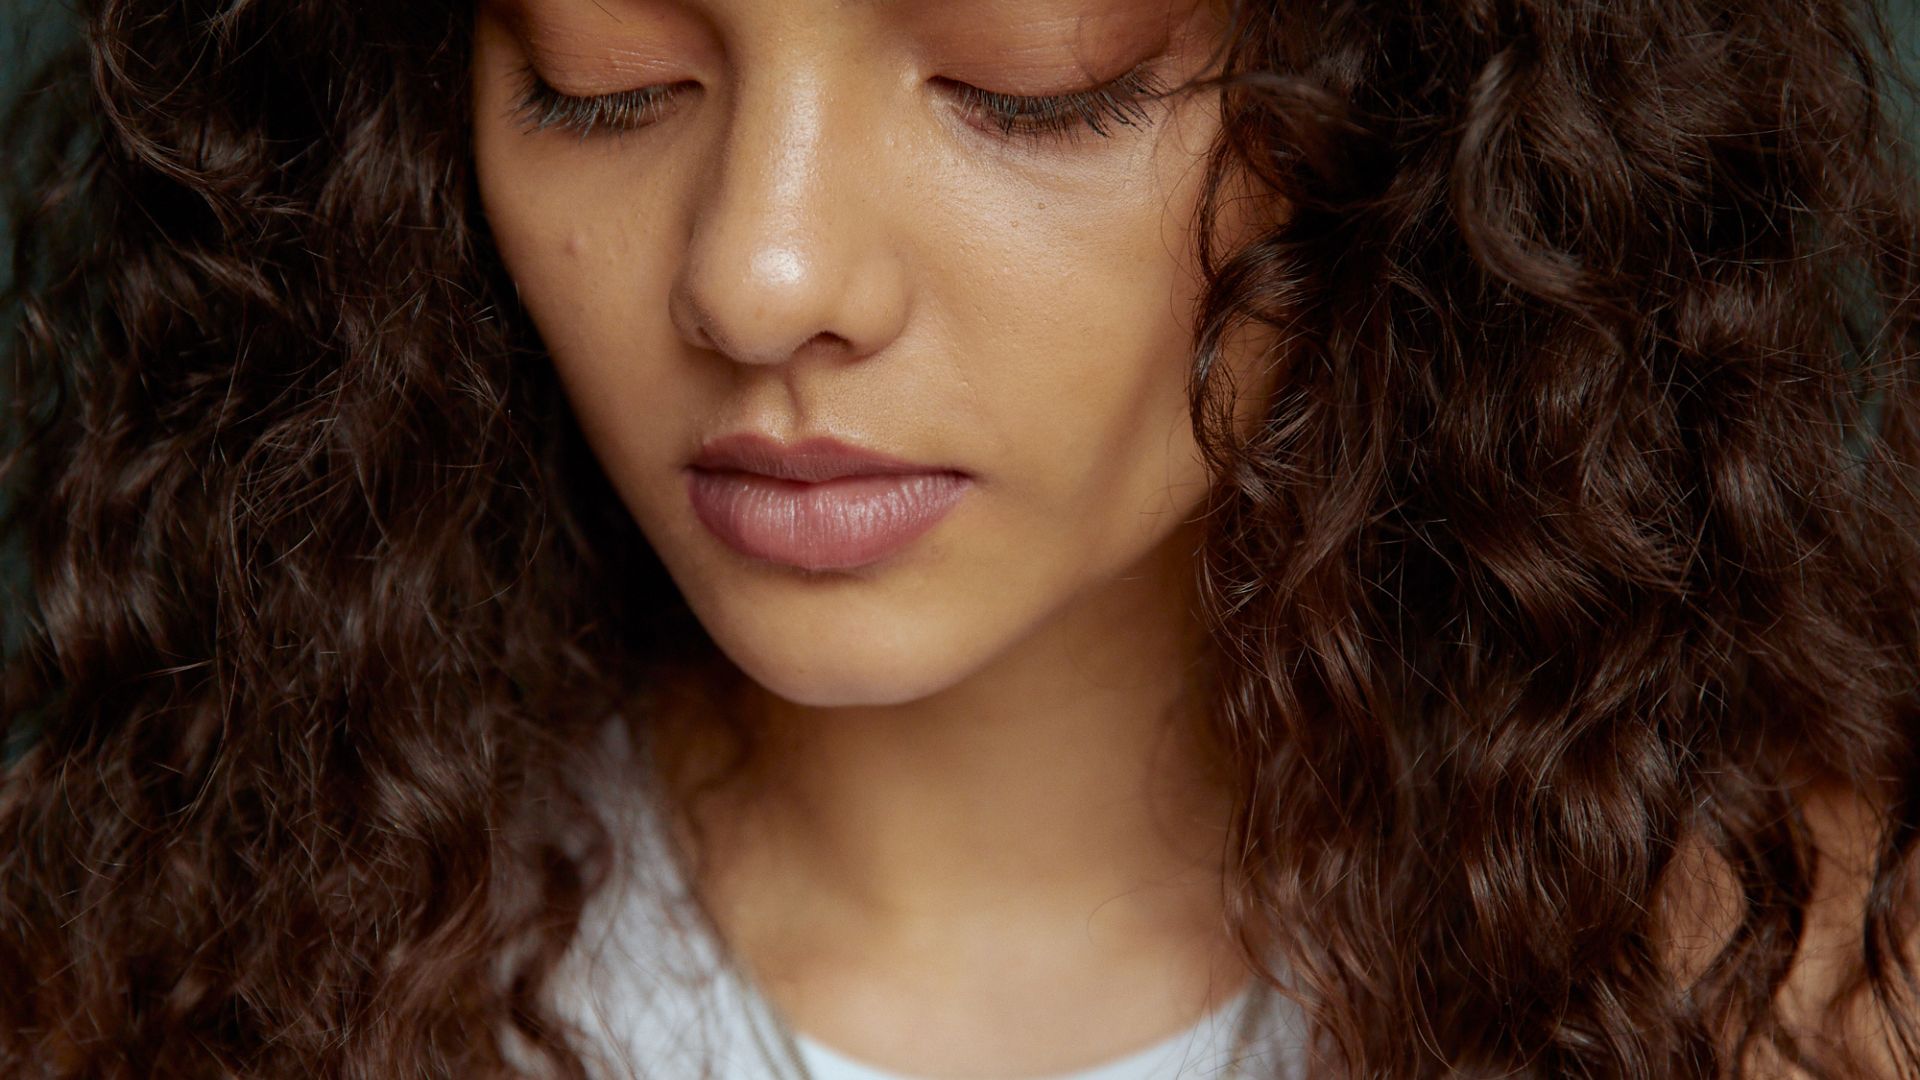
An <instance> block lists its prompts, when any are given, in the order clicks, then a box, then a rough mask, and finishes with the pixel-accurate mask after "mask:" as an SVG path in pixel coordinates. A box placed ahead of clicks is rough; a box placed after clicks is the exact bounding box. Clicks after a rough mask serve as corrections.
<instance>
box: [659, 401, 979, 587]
mask: <svg viewBox="0 0 1920 1080" xmlns="http://www.w3.org/2000/svg"><path fill="white" fill-rule="evenodd" d="M972 486H973V481H972V478H971V477H969V476H967V475H966V474H965V473H962V472H960V471H958V470H955V469H947V468H941V467H938V466H931V465H919V464H915V463H913V462H908V461H902V460H900V459H899V458H893V457H888V456H886V455H884V454H876V453H873V452H871V451H867V450H861V449H859V448H857V447H853V446H848V445H846V444H845V443H841V442H837V441H835V440H833V439H808V440H806V441H804V442H799V443H794V444H792V445H783V444H781V443H779V442H776V441H774V440H772V439H769V438H766V437H765V436H761V435H751V434H749V435H734V436H728V437H727V438H723V439H718V440H715V441H714V442H711V443H708V444H707V445H706V446H704V447H702V448H701V451H700V453H699V455H698V456H697V457H695V458H694V459H693V461H692V463H691V464H690V465H689V467H688V469H687V495H688V498H689V499H690V500H691V502H692V503H693V510H694V514H695V516H697V517H698V518H699V519H700V522H701V524H703V525H705V526H706V527H707V529H708V531H709V532H712V533H713V534H714V536H715V537H717V538H718V539H719V540H720V541H721V542H722V543H725V544H726V545H727V546H728V547H731V548H733V549H734V550H735V551H737V552H739V553H740V554H742V555H746V556H748V557H750V558H756V559H764V560H766V561H768V562H774V563H780V564H782V565H786V566H793V567H797V568H799V569H802V570H849V569H853V568H855V567H860V566H866V565H868V564H870V563H873V562H877V561H879V560H880V559H883V558H885V557H887V556H888V555H891V554H893V553H894V552H896V551H898V550H900V549H901V548H904V547H905V546H907V545H908V544H910V543H912V542H913V541H914V540H916V539H919V538H920V537H921V536H922V535H924V534H925V533H926V532H927V531H928V530H930V529H932V528H933V527H934V526H935V525H937V524H939V523H940V520H941V519H942V518H944V517H946V515H947V513H948V512H949V511H951V510H952V509H953V508H954V507H955V506H956V505H958V503H959V502H960V500H961V499H962V498H964V497H965V496H966V493H967V491H968V490H969V489H970V488H971V487H972Z"/></svg>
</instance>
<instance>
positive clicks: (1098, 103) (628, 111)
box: [513, 64, 1165, 141]
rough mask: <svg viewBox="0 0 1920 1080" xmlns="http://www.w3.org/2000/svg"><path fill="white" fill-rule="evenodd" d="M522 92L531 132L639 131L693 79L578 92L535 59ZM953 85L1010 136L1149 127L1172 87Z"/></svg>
mask: <svg viewBox="0 0 1920 1080" xmlns="http://www.w3.org/2000/svg"><path fill="white" fill-rule="evenodd" d="M520 76H521V83H522V86H521V92H520V97H519V100H518V101H516V102H515V104H514V107H513V114H514V115H515V116H516V117H518V118H519V119H520V120H521V121H522V122H524V123H525V125H526V130H527V132H529V133H532V132H536V131H545V130H547V129H549V128H555V127H557V128H563V129H566V130H569V131H573V132H576V133H578V134H579V136H580V137H581V138H582V139H585V138H586V137H587V136H589V135H591V134H593V132H594V129H595V128H606V129H608V130H611V131H614V132H623V131H633V130H636V129H638V128H642V127H645V126H647V125H648V124H651V123H654V122H655V121H658V120H659V119H661V117H663V116H664V115H665V113H666V109H667V106H668V105H670V104H671V103H672V101H673V99H674V98H675V97H677V96H679V94H680V93H681V91H682V90H684V89H685V88H686V87H687V86H689V85H691V84H688V83H673V84H670V85H666V86H643V87H640V88H639V89H637V90H622V91H619V92H617V93H612V94H596V95H593V96H590V97H576V96H574V95H572V94H563V93H561V92H560V91H558V90H555V89H554V88H553V87H551V86H549V85H547V83H546V80H544V79H542V78H541V77H540V76H539V73H537V72H535V71H534V70H533V67H532V65H527V66H526V67H523V68H522V69H521V71H520ZM936 81H938V82H940V83H941V84H942V85H944V86H946V87H948V88H949V91H950V92H951V93H953V94H954V96H955V97H956V98H958V99H959V102H960V107H961V109H963V110H964V111H965V112H966V113H967V114H968V115H970V116H973V117H979V118H982V119H983V120H984V122H985V123H986V124H987V125H989V126H991V127H993V128H995V129H997V131H998V132H999V134H1000V136H1001V137H1002V138H1006V139H1009V140H1012V139H1028V140H1033V141H1042V140H1046V139H1070V138H1072V137H1074V136H1076V135H1079V134H1080V133H1081V132H1089V131H1090V132H1092V133H1093V134H1095V135H1098V136H1101V137H1102V138H1110V137H1112V135H1113V125H1116V124H1117V125H1120V126H1122V127H1143V126H1145V125H1146V124H1147V123H1148V122H1149V121H1150V120H1151V119H1152V115H1151V113H1150V111H1149V110H1148V107H1147V105H1148V102H1150V101H1152V100H1155V99H1157V98H1159V97H1161V96H1162V95H1163V94H1164V93H1165V88H1164V87H1163V86H1162V85H1161V84H1160V82H1159V80H1158V79H1156V78H1155V77H1154V74H1153V73H1152V72H1151V71H1148V70H1147V68H1146V65H1144V64H1143V65H1141V66H1140V67H1137V68H1134V69H1133V70H1132V71H1129V72H1127V73H1126V74H1125V75H1122V76H1120V77H1119V78H1117V79H1113V80H1111V81H1109V82H1105V83H1102V84H1100V85H1099V86H1094V87H1089V88H1088V89H1085V90H1076V91H1073V92H1072V93H1067V94H1051V95H1046V96H1036V97H1027V96H1022V95H1018V94H1002V93H998V92H996V91H993V90H982V89H981V88H979V87H977V86H972V85H969V84H967V83H963V82H957V81H955V80H952V79H939V80H936Z"/></svg>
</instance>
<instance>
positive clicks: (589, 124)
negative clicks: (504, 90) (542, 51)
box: [513, 64, 700, 139]
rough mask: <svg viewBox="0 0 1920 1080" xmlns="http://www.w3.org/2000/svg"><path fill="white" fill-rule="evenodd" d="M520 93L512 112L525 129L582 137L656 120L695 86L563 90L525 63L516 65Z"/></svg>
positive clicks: (690, 84)
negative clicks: (585, 93) (607, 91)
mask: <svg viewBox="0 0 1920 1080" xmlns="http://www.w3.org/2000/svg"><path fill="white" fill-rule="evenodd" d="M520 84H521V85H520V96H519V98H518V99H517V100H516V101H515V102H514V106H513V115H514V116H515V117H516V118H518V119H519V120H520V121H521V123H522V124H523V125H524V130H526V131H527V132H529V133H531V132H535V131H545V130H547V129H549V128H560V129H563V130H567V131H572V132H574V133H576V134H578V135H579V136H580V137H581V138H582V139H584V138H586V137H587V136H589V135H592V134H595V132H596V131H603V132H611V133H618V132H623V131H635V130H638V129H640V128H643V127H646V126H647V125H649V124H653V123H656V122H658V121H659V120H660V119H661V118H662V117H664V116H665V115H666V114H667V113H668V111H670V109H671V108H672V106H673V104H674V103H675V102H676V101H677V100H678V99H679V98H680V97H681V96H683V95H684V94H686V93H687V92H688V91H691V90H697V89H699V86H700V84H698V83H692V82H678V83H667V84H664V85H660V86H641V87H637V88H635V89H632V90H620V91H617V92H615V93H611V94H593V95H590V96H580V95H574V94H563V93H561V92H560V91H558V90H555V89H554V88H553V87H552V86H549V85H548V84H547V81H546V80H545V79H542V78H541V77H540V74H539V73H538V72H536V71H534V70H533V65H531V64H528V65H526V66H524V67H522V68H521V69H520Z"/></svg>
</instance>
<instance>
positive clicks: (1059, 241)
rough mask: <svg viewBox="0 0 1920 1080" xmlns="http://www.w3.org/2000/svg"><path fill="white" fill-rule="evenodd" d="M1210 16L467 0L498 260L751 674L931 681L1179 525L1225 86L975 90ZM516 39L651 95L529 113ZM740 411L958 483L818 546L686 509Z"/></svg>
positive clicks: (595, 88) (799, 697) (1144, 48)
mask: <svg viewBox="0 0 1920 1080" xmlns="http://www.w3.org/2000/svg"><path fill="white" fill-rule="evenodd" d="M1210 18H1211V16H1210V15H1209V14H1208V13H1206V12H1204V11H1202V10H1199V9H1193V8H1186V7H1179V8H1176V7H1171V6H1169V5H1168V4H1166V3H1144V2H1130V3H1107V4H1086V3H1081V2H1077V0H1053V2H1047V3H1038V4H1028V3H1022V4H1017V5H1015V4H1005V3H953V4H872V5H867V4H861V5H845V6H842V5H833V4H827V3H789V2H778V3H776V2H746V0H735V2H728V3H712V4H700V5H695V4H669V3H660V2H654V0H646V2H641V0H621V2H617V3H616V2H612V0H609V2H607V3H605V4H601V5H595V4H591V3H583V2H575V0H522V2H520V3H504V2H503V3H489V4H486V5H484V6H483V7H482V9H481V17H480V20H479V25H478V30H477V38H476V43H475V45H476V54H475V55H476V61H475V81H474V86H475V113H474V117H475V125H474V134H475V155H476V162H477V166H478V172H479V178H480V184H481V192H482V195H483V198H484V201H485V205H486V209H487V213H488V217H489V221H490V224H491V227H492V229H493V232H494V235H495V237H496V239H497V242H498V245H499V248H500V252H501V254H502V257H503V258H504V260H505V263H506V266H507V268H508V270H509V272H510V273H511V275H512V277H513V279H514V281H515V283H516V285H517V286H518V288H519V291H520V296H521V298H522V300H523V302H524V303H525V304H526V306H527V308H528V310H529V311H530V313H531V314H532V316H533V318H534V320H535V323H536V325H537V326H538V328H539V330H540V332H541V334H542V337H543V338H544V340H545V342H546V344H547V346H548V348H549V350H550V352H551V354H552V357H553V361H554V363H555V364H556V365H557V368H558V370H559V373H560V375H561V377H562V379H563V381H564V383H565V385H566V387H567V389H568V392H569V395H570V397H571V399H572V401H573V404H574V408H575V410H576V413H577V415H578V417H579V419H580V422H581V424H582V427H583V430H584V431H585V432H586V434H587V437H588V439H589V441H590V443H591V445H592V446H593V447H594V449H595V451H596V452H597V454H598V456H599V457H600V459H601V461H602V462H603V464H604V466H605V468H606V469H607V472H608V474H609V476H610V477H611V479H612V481H613V483H614V485H615V487H616V488H617V490H618V491H619V493H620V494H621V496H622V498H623V499H624V501H625V502H626V504H627V506H628V507H629V509H630V510H631V511H632V513H633V514H634V516H635V517H636V519H637V520H638V522H639V523H640V525H641V527H642V528H643V530H644V531H645V534H646V536H647V537H648V539H649V540H650V542H651V543H652V544H653V545H654V546H655V548H656V549H657V550H658V552H659V554H660V556H661V557H662V559H663V560H664V562H665V564H666V566H667V568H668V570H669V571H670V573H671V574H672V576H673V578H674V580H675V582H676V583H677V584H678V585H679V587H680V588H681V590H682V591H683V593H684V594H685V595H686V597H687V599H688V601H689V602H690V604H691V605H692V607H693V609H694V611H695V612H696V613H697V615H698V616H699V618H700V619H701V621H702V622H703V624H704V625H705V626H706V628H707V629H708V631H709V632H710V633H711V634H712V636H713V638H714V639H715V641H716V642H717V643H718V644H719V646H720V647H721V648H722V649H723V650H724V651H725V652H726V654H727V655H728V656H729V657H730V658H731V659H732V660H733V661H734V662H735V663H736V664H737V665H738V666H739V667H740V668H741V669H742V670H744V671H745V672H746V673H747V674H748V675H750V676H751V677H752V678H753V679H754V680H755V681H756V682H758V683H759V684H761V685H762V686H764V687H766V688H768V689H769V690H771V691H773V692H774V693H776V694H778V695H780V696H781V697H783V698H786V699H788V700H790V701H793V702H797V703H802V704H810V705H861V704H864V705H874V704H891V703H901V702H908V701H913V700H916V699H920V698H924V697H926V696H928V695H931V694H934V693H937V692H939V691H941V690H943V689H946V688H949V687H952V686H954V685H955V684H957V683H959V682H960V681H962V680H964V679H966V678H967V677H968V676H969V675H970V674H971V673H974V672H977V671H979V670H980V669H982V668H983V667H985V666H986V665H988V664H989V663H990V662H992V661H993V660H994V659H995V658H996V657H997V656H999V655H1001V654H1004V653H1005V652H1006V651H1008V650H1010V649H1013V648H1015V647H1017V646H1018V645H1019V644H1020V643H1021V642H1022V641H1023V640H1025V639H1028V638H1030V637H1032V636H1033V635H1034V634H1036V633H1037V632H1039V631H1040V630H1041V628H1043V627H1044V626H1045V625H1046V624H1047V623H1048V622H1049V621H1050V620H1054V619H1057V618H1059V617H1060V616H1061V615H1062V613H1063V612H1065V611H1067V610H1068V609H1070V608H1071V607H1073V606H1074V605H1075V604H1076V603H1080V602H1082V601H1084V600H1085V599H1086V598H1087V597H1088V595H1089V594H1091V593H1094V592H1097V591H1099V590H1101V589H1102V588H1104V587H1105V586H1106V585H1108V584H1109V583H1111V582H1112V581H1114V580H1115V579H1117V578H1121V577H1123V576H1125V575H1127V574H1129V573H1134V572H1137V570H1138V568H1139V567H1140V566H1142V565H1143V564H1145V563H1148V562H1150V561H1153V560H1156V559H1165V558H1167V557H1168V555H1167V552H1166V551H1165V550H1163V549H1166V548H1167V547H1168V546H1169V545H1172V546H1174V547H1175V548H1178V549H1179V552H1180V553H1179V554H1176V555H1174V556H1173V558H1174V559H1175V561H1179V560H1180V559H1182V558H1184V557H1185V555H1184V553H1185V552H1188V551H1190V550H1191V548H1192V545H1193V542H1194V539H1193V535H1192V534H1191V531H1190V529H1187V528H1183V525H1184V524H1185V523H1187V522H1188V521H1189V520H1190V518H1191V516H1192V513H1193V511H1194V509H1195V508H1196V507H1197V506H1198V504H1199V502H1200V500H1201V499H1202V497H1203V495H1204V493H1205V490H1206V476H1205V473H1204V469H1203V467H1202V464H1201V462H1200V461H1199V460H1198V457H1197V454H1196V452H1195V448H1194V443H1193V439H1192V436H1191V433H1190V428H1189V418H1188V413H1187V403H1186V397H1185V385H1186V378H1187V372H1188V357H1189V351H1190V345H1191V331H1190V314H1191V310H1190V309H1191V304H1192V301H1193V298H1194V295H1195V291H1196V289H1197V287H1198V281H1197V276H1196V274H1195V272H1194V267H1193V263H1192V251H1191V244H1192V241H1191V229H1192V225H1193V212H1194V209H1195V205H1196V202H1197V199H1198V196H1199V190H1200V182H1201V173H1202V169H1201V168H1200V166H1199V160H1200V156H1201V154H1203V153H1204V150H1205V148H1206V146H1207V144H1208V140H1209V139H1210V138H1211V136H1212V135H1213V126H1212V124H1213V114H1212V111H1211V108H1212V106H1211V102H1212V98H1211V97H1210V96H1208V95H1206V94H1194V95H1189V96H1185V97H1179V98H1174V99H1170V100H1167V101H1165V102H1152V101H1148V102H1142V103H1140V105H1139V106H1138V109H1137V116H1138V118H1139V120H1138V122H1135V123H1125V122H1115V121H1114V120H1111V119H1109V120H1107V121H1106V122H1105V123H1103V124H1102V127H1103V128H1104V130H1105V131H1106V134H1104V135H1103V134H1099V133H1096V132H1095V131H1093V130H1092V129H1091V128H1090V127H1087V126H1084V125H1083V126H1080V127H1078V128H1077V129H1076V130H1071V131H1067V132H1064V133H1057V132H1056V133H1052V134H1048V135H1044V136H1034V135H1029V134H1024V133H1020V132H1014V133H1012V134H1009V133H1008V132H1007V131H1005V130H1003V126H1002V124H1001V123H1000V121H998V120H995V119H994V118H992V117H983V116H982V115H980V113H979V110H978V109H977V108H974V109H971V110H970V108H969V106H968V104H967V102H968V101H969V100H971V99H968V98H966V97H965V96H964V95H965V94H966V93H968V92H969V91H967V90H965V89H964V88H970V87H978V88H981V89H982V90H985V91H990V92H993V93H996V94H1004V95H1020V96H1032V95H1045V94H1059V93H1064V92H1071V91H1074V90H1076V89H1079V88H1083V87H1087V86H1090V85H1093V84H1095V83H1098V82H1100V81H1102V80H1111V79H1113V78H1116V77H1119V76H1121V75H1124V74H1126V73H1128V72H1130V71H1134V70H1136V69H1138V68H1139V67H1140V65H1142V64H1143V62H1144V63H1145V65H1146V66H1147V68H1148V69H1150V70H1151V71H1152V72H1153V73H1154V77H1155V78H1156V80H1157V81H1158V82H1159V83H1160V84H1169V85H1170V84H1173V83H1177V82H1179V81H1180V80H1181V79H1183V78H1185V77H1186V76H1189V75H1192V74H1197V73H1198V72H1199V70H1200V68H1201V67H1202V66H1203V65H1204V63H1205V62H1206V60H1207V58H1208V49H1209V46H1210V45H1211V44H1212V41H1211V37H1210V32H1211V30H1212V27H1211V25H1210V23H1209V20H1210ZM528 65H531V67H532V69H533V71H534V72H536V73H537V74H538V75H539V77H540V78H541V79H542V80H544V81H545V82H546V83H547V84H548V85H550V86H551V87H553V88H554V89H556V90H558V91H560V92H563V93H565V94H568V95H575V96H580V95H607V94H622V93H626V94H629V95H630V93H631V92H633V91H635V90H638V89H640V88H643V87H657V88H658V87H664V88H669V89H670V92H669V93H667V95H666V97H665V99H664V100H665V103H664V104H653V105H643V106H639V107H636V108H635V110H634V112H635V114H638V113H640V112H643V111H644V112H645V114H646V116H647V117H648V122H647V123H645V124H644V125H643V126H640V127H638V128H637V129H635V130H630V131H615V130H610V128H609V126H608V125H607V124H606V123H605V122H602V123H600V124H599V125H598V126H599V130H597V131H594V132H590V133H587V134H585V135H583V134H581V133H580V132H579V131H578V130H570V129H568V128H567V127H565V126H564V125H553V126H548V127H545V128H539V129H535V128H536V125H535V123H534V121H533V119H532V118H530V116H529V114H528V113H527V112H526V111H525V110H522V109H520V108H519V107H518V106H519V105H520V104H521V98H522V94H523V91H524V86H525V84H524V72H523V69H525V68H526V67H527V66H528ZM626 100H627V101H628V102H629V104H632V99H631V97H630V96H629V97H628V98H627V99H626ZM739 433H758V434H761V435H764V436H767V437H771V438H774V439H777V440H782V441H799V440H804V439H808V438H817V437H831V438H836V439H839V440H841V441H842V442H846V443H849V444H852V445H855V446H858V447H861V448H864V449H869V450H873V451H877V452H880V453H884V454H889V455H893V456H896V457H900V458H904V459H907V460H910V461H914V462H918V463H924V464H926V465H928V466H930V467H932V468H938V469H948V470H958V471H962V472H964V473H966V474H968V475H969V476H971V477H972V478H973V487H972V490H971V491H970V492H969V493H968V494H967V496H966V498H965V499H964V500H963V501H962V502H961V503H960V504H959V505H958V506H957V507H955V509H954V510H953V511H952V512H951V513H950V514H949V515H948V516H947V517H946V518H945V519H944V520H943V521H941V522H940V523H939V524H938V525H937V527H935V528H934V529H932V530H931V531H930V532H929V533H927V535H925V536H923V537H921V538H920V539H918V540H917V541H915V542H914V543H913V544H911V545H909V546H908V547H907V548H906V549H904V550H902V551H900V552H898V553H897V554H895V555H893V556H890V557H889V558H887V559H884V560H882V561H880V562H878V563H874V564H872V565H867V566H861V567H856V568H852V569H846V570H835V571H830V572H823V573H808V572H805V571H802V570H796V569H795V568H793V567H786V566H779V565H775V564H770V563H767V562H764V561H758V560H754V559H751V558H747V557H744V556H742V555H741V554H740V553H738V552H736V551H734V550H731V549H729V548H728V547H727V546H726V545H724V544H722V543H720V542H718V541H717V540H716V538H715V537H714V536H713V535H712V534H711V533H710V532H709V531H708V530H706V529H705V528H703V527H702V526H701V524H700V523H699V522H698V521H697V520H696V515H695V513H694V511H693V508H692V507H691V506H690V504H689V500H688V497H687V492H686V484H685V477H684V469H685V466H686V465H687V463H688V462H689V460H690V459H692V458H693V457H694V456H695V455H696V454H697V452H698V450H699V448H700V446H701V445H702V444H703V443H704V442H706V441H708V440H712V439H715V438H718V437H723V436H728V435H734V434H739Z"/></svg>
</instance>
